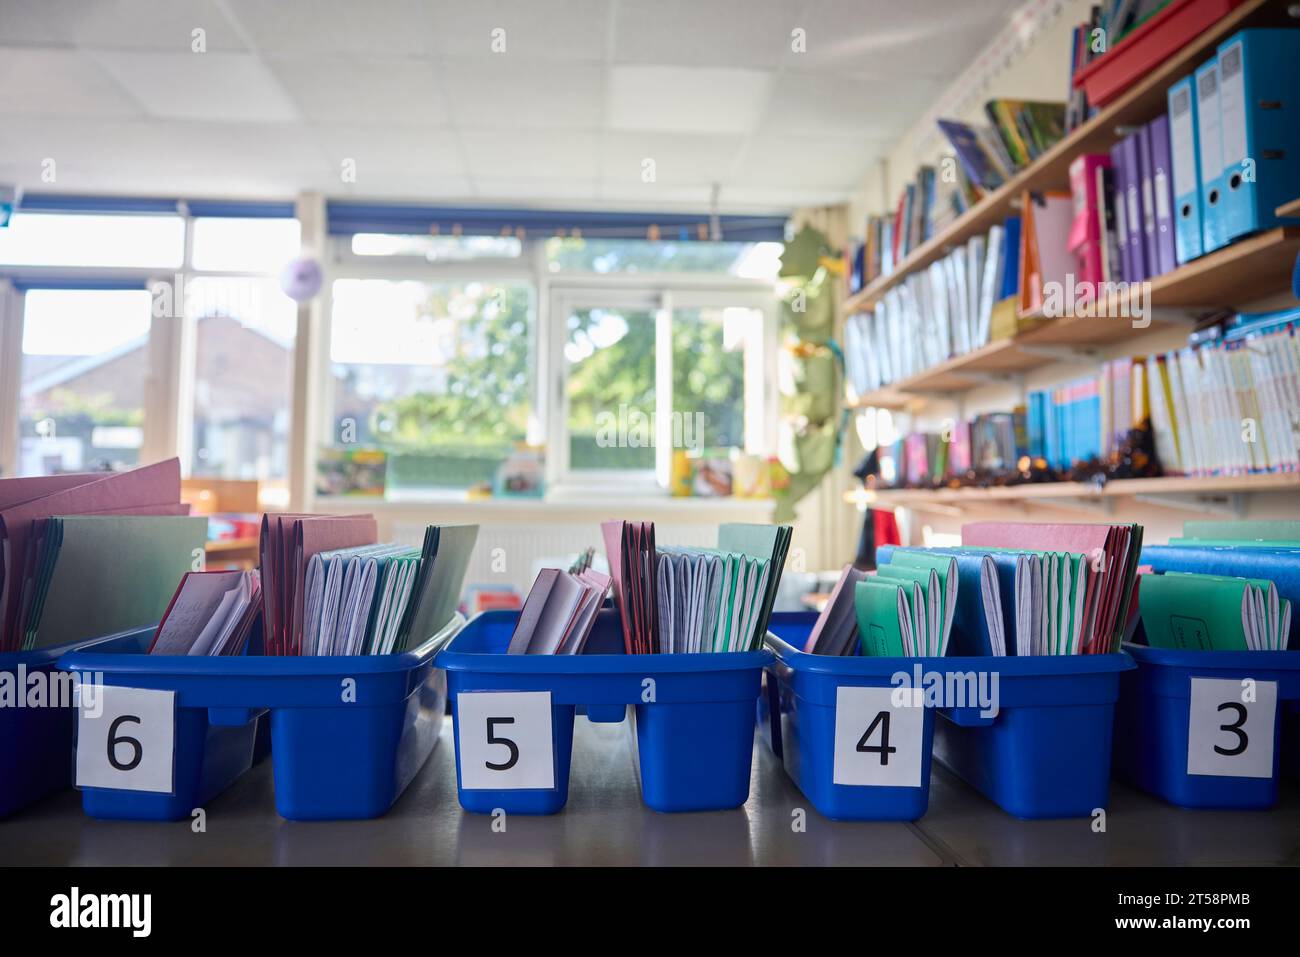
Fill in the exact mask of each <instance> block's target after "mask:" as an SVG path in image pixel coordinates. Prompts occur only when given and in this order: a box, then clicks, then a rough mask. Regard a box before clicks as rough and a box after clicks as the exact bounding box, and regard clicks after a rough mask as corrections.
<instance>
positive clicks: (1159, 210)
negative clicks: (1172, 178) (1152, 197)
mask: <svg viewBox="0 0 1300 957" xmlns="http://www.w3.org/2000/svg"><path fill="white" fill-rule="evenodd" d="M1155 184H1156V219H1157V220H1164V221H1166V223H1167V221H1168V219H1169V179H1168V177H1166V176H1165V171H1164V170H1156V175H1155ZM1161 228H1162V229H1165V230H1167V229H1168V228H1169V226H1168V225H1165V226H1162V227H1161Z"/></svg>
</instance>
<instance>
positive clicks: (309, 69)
mask: <svg viewBox="0 0 1300 957" xmlns="http://www.w3.org/2000/svg"><path fill="white" fill-rule="evenodd" d="M270 66H271V70H272V72H273V73H275V75H276V76H277V77H278V78H279V79H280V82H281V83H282V84H283V86H284V88H285V89H286V90H287V91H288V93H289V96H290V97H291V98H292V99H293V101H294V102H295V103H296V104H297V105H298V108H299V109H300V110H301V111H302V114H303V115H304V116H305V117H307V118H308V119H309V120H312V121H314V122H317V123H360V124H393V123H395V124H400V125H403V126H436V125H439V124H442V123H445V122H446V121H447V108H446V105H445V103H444V101H443V96H442V90H441V88H440V87H439V82H438V77H437V74H436V73H435V71H434V67H433V64H432V63H429V62H426V61H423V60H377V59H370V58H364V57H343V56H331V57H321V58H316V57H291V58H283V59H274V60H272V61H271V63H270Z"/></svg>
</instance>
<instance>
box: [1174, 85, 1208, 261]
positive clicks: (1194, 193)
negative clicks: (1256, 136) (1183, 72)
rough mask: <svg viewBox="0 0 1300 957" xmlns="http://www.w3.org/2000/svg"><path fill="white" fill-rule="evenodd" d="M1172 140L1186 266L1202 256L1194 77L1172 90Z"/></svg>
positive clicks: (1177, 220) (1177, 225) (1178, 242)
mask: <svg viewBox="0 0 1300 957" xmlns="http://www.w3.org/2000/svg"><path fill="white" fill-rule="evenodd" d="M1169 140H1170V154H1171V156H1172V160H1173V162H1172V165H1173V192H1174V247H1175V249H1176V250H1177V251H1178V262H1179V263H1180V264H1182V263H1188V262H1191V261H1192V260H1193V259H1195V258H1196V257H1197V256H1199V255H1200V254H1201V157H1200V147H1199V145H1198V140H1197V136H1196V95H1195V93H1194V91H1193V89H1192V78H1191V77H1190V76H1189V77H1186V78H1185V79H1182V80H1179V81H1178V82H1177V83H1175V84H1174V85H1173V86H1171V87H1170V88H1169Z"/></svg>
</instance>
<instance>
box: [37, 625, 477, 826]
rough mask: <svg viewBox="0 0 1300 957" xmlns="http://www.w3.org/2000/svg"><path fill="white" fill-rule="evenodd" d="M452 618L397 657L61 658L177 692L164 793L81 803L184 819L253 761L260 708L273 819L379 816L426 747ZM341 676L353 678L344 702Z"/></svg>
mask: <svg viewBox="0 0 1300 957" xmlns="http://www.w3.org/2000/svg"><path fill="white" fill-rule="evenodd" d="M463 623H464V619H462V618H460V617H459V616H457V619H456V620H454V621H453V622H451V623H450V624H449V625H448V626H447V627H446V628H445V629H443V631H442V632H440V633H439V634H438V635H436V636H434V637H433V638H430V639H429V640H428V641H426V642H425V643H424V644H423V645H421V646H419V647H418V648H415V649H413V650H411V651H408V652H406V653H404V654H400V655H357V656H322V657H262V656H259V655H248V656H243V657H229V658H227V657H218V658H207V657H203V658H199V657H195V658H189V657H179V656H171V655H166V656H162V655H160V656H149V655H125V656H124V655H107V654H98V653H96V652H95V651H93V650H86V651H74V652H72V653H71V654H67V655H64V656H63V657H62V658H61V659H60V660H59V667H60V668H63V669H65V670H68V671H82V672H86V671H95V672H102V673H103V676H104V682H105V683H106V684H109V685H116V686H122V687H131V688H151V689H159V690H169V691H174V692H176V765H175V789H174V792H173V793H172V794H154V793H146V792H138V791H124V790H118V789H113V788H83V789H82V806H83V808H84V809H85V811H86V813H87V814H89V815H90V816H92V817H97V818H109V819H127V820H148V821H158V820H179V819H181V818H185V817H189V815H190V814H191V812H192V811H193V809H194V808H197V807H202V806H203V804H204V803H206V802H207V801H209V800H211V799H212V798H213V797H215V796H216V795H218V794H220V793H221V792H222V791H224V790H225V789H226V788H227V787H229V786H230V785H231V784H233V783H234V782H235V780H236V779H237V778H238V777H239V776H240V775H241V774H243V773H244V772H245V771H247V770H248V769H249V768H250V767H251V766H252V763H253V756H254V746H255V741H256V737H257V727H258V719H259V718H260V717H261V716H262V715H263V714H264V713H266V712H268V711H269V717H270V727H271V732H270V733H271V756H272V760H273V767H274V771H275V806H276V810H277V811H278V812H279V813H280V816H281V817H284V818H288V819H289V820H298V821H311V820H347V819H357V818H373V817H379V816H380V815H382V814H384V813H386V812H387V811H388V809H389V808H390V807H392V805H393V802H394V801H396V800H397V799H398V797H400V796H401V794H402V792H403V791H404V790H405V789H406V786H407V785H408V784H409V783H410V782H411V779H412V778H413V777H415V774H416V772H418V771H419V770H420V768H421V767H422V766H423V765H424V762H425V761H426V760H427V759H428V757H429V754H430V753H431V752H432V751H433V748H434V745H435V744H436V743H437V740H438V731H439V729H440V728H441V726H442V720H443V715H444V713H445V710H446V708H445V705H446V693H447V692H446V676H445V675H444V674H443V673H441V672H440V671H438V670H437V669H435V668H434V666H433V658H434V656H435V655H436V654H437V652H438V651H439V650H440V649H441V648H442V646H443V645H444V644H445V643H446V641H447V640H448V638H449V637H450V636H451V635H453V634H455V632H456V630H457V629H459V627H460V626H461V625H462V624H463ZM142 634H144V633H142ZM148 635H149V636H151V632H150V633H148ZM345 679H352V680H354V681H355V683H356V684H355V700H354V701H351V702H347V703H345V702H344V701H343V682H344V680H345Z"/></svg>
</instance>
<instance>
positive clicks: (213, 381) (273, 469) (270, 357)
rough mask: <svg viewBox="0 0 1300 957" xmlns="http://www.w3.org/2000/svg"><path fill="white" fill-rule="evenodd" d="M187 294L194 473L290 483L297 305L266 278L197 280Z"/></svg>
mask: <svg viewBox="0 0 1300 957" xmlns="http://www.w3.org/2000/svg"><path fill="white" fill-rule="evenodd" d="M185 294H186V307H187V309H188V310H189V314H190V315H192V316H193V317H194V319H195V358H194V411H193V417H194V418H193V433H192V439H191V446H192V448H193V458H192V461H191V467H190V473H191V474H192V475H194V476H196V477H204V478H223V479H257V480H260V481H268V480H287V479H288V476H289V415H290V409H291V407H292V388H293V362H294V339H295V335H296V331H297V321H298V310H297V307H296V305H295V304H294V302H293V300H292V299H290V298H289V297H288V296H286V295H284V293H283V292H281V291H280V289H279V287H278V286H277V285H276V282H275V280H273V279H268V278H264V277H195V278H192V279H190V280H189V281H188V282H187V283H186V289H185Z"/></svg>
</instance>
